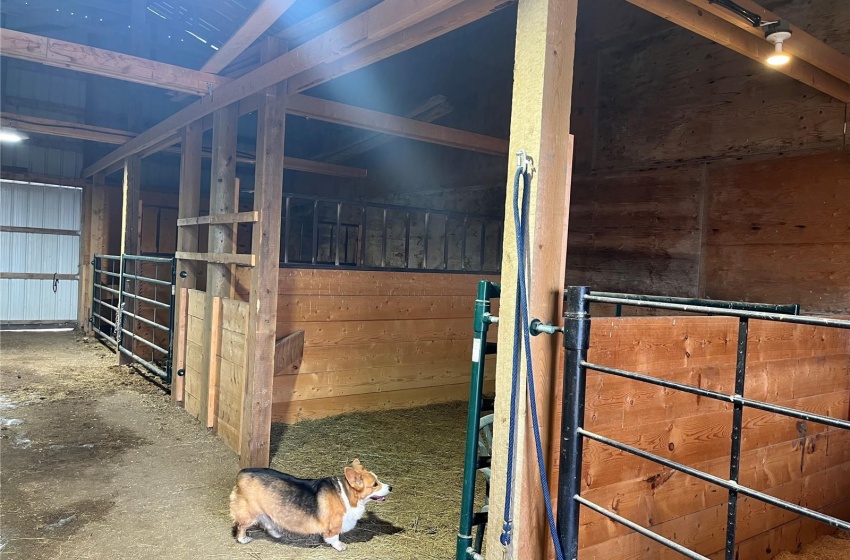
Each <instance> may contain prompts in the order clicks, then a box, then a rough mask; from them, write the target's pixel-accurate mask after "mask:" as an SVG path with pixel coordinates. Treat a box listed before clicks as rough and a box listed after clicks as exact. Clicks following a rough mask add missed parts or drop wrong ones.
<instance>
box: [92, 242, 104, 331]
mask: <svg viewBox="0 0 850 560" xmlns="http://www.w3.org/2000/svg"><path fill="white" fill-rule="evenodd" d="M91 265H92V268H93V270H92V274H91V302H90V303H91V306H90V309H91V314H90V315H89V329H91V328H93V327H94V319H95V308H94V303H95V302H94V300H96V299H98V300H99V299H103V298H101V297H100V296H99V295H98V292H99V291H98V290H97V282H98V276H100V272H98V270H99V269H100V257H99V256H97V255H95V256H94V258H92V261H91ZM100 291H102V290H100ZM97 314H98V315H103V313H101V309H100V306H99V305H98V307H97ZM98 329H99V330H102V329H100V322H99V321H98Z"/></svg>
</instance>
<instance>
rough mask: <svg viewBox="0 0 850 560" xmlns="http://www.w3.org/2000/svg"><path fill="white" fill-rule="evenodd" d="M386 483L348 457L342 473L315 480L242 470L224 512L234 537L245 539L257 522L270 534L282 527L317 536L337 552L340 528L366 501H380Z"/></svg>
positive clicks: (341, 544) (356, 517) (344, 529)
mask: <svg viewBox="0 0 850 560" xmlns="http://www.w3.org/2000/svg"><path fill="white" fill-rule="evenodd" d="M391 491H392V487H391V486H388V485H386V484H384V483H383V482H381V481H379V480H378V477H376V476H375V473H372V472H369V471H367V470H366V469H365V468H363V465H361V464H360V461H359V460H357V459H354V461H352V463H351V466H348V467H345V470H344V471H343V476H331V477H327V478H319V479H306V478H296V477H294V476H291V475H288V474H285V473H282V472H279V471H276V470H273V469H242V470H241V471H239V474H238V475H237V476H236V486H234V487H233V491H232V492H231V493H230V516H231V517H232V518H233V522H234V529H235V536H236V540H237V542H239V543H242V544H245V543H249V542H251V540H252V539H251V537H249V536H248V535H247V534H246V533H247V531H248V529H249V528H251V527H254V526H260V527H262V528H263V529H264V530H265V531H266V533H267V534H268V535H269V536H271V537H272V538H275V539H277V538H280V537H281V536H282V534H281V532H282V531H288V532H291V533H300V534H303V535H317V534H318V535H322V537H323V538H324V540H325V542H326V543H328V544H329V545H331V546H332V547H334V548H335V549H336V550H338V551H340V552H342V551H343V550H345V549H346V544H345V543H344V542H341V541H340V540H339V536H340V535H341V534H342V533H346V532H348V531H351V530H352V529H354V526H355V525H356V524H357V521H358V520H359V519H360V518H361V517H363V514H364V513H365V511H366V504H367V503H369V502H383V501H385V500H386V499H387V495H389V493H390V492H391Z"/></svg>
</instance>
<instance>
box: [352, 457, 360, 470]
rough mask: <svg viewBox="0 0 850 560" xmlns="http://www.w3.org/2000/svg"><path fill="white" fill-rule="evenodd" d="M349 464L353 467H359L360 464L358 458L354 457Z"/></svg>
mask: <svg viewBox="0 0 850 560" xmlns="http://www.w3.org/2000/svg"><path fill="white" fill-rule="evenodd" d="M351 466H352V467H354V468H355V469H356V468H357V467H359V466H360V459H355V460H353V461H351Z"/></svg>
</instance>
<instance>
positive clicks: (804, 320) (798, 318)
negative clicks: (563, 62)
mask: <svg viewBox="0 0 850 560" xmlns="http://www.w3.org/2000/svg"><path fill="white" fill-rule="evenodd" d="M585 298H586V299H587V300H588V301H595V302H597V303H614V304H616V303H621V304H623V305H631V306H634V307H647V308H652V309H669V310H673V311H683V312H688V313H702V314H705V315H722V316H724V317H746V318H748V319H760V320H763V321H776V322H779V323H793V324H797V325H812V326H816V327H835V328H839V329H850V321H846V320H842V319H824V318H823V317H811V316H808V315H788V314H783V313H763V312H760V311H737V310H734V309H720V308H715V307H705V306H702V305H680V304H672V303H656V302H645V301H640V300H632V299H628V300H626V299H621V298H611V297H603V296H596V295H593V294H592V293H591V294H588V295H587V296H585Z"/></svg>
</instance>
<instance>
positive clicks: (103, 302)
mask: <svg viewBox="0 0 850 560" xmlns="http://www.w3.org/2000/svg"><path fill="white" fill-rule="evenodd" d="M92 302H94V303H96V304H98V305H99V306H101V307H107V308H109V309H111V310H112V311H118V308H117V307H115V306H114V305H111V304H109V303H106V302H105V301H102V300H99V299H97V298H92Z"/></svg>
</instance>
